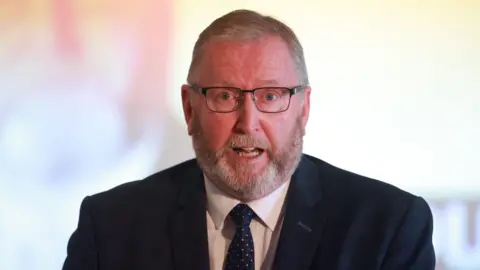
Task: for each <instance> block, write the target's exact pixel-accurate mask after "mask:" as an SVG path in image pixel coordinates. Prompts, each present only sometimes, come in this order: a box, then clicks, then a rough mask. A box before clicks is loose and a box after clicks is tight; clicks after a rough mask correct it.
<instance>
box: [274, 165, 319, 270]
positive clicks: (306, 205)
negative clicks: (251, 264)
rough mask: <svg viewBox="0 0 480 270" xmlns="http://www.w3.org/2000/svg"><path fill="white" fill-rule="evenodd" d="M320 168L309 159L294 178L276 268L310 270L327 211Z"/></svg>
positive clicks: (278, 248)
mask: <svg viewBox="0 0 480 270" xmlns="http://www.w3.org/2000/svg"><path fill="white" fill-rule="evenodd" d="M321 183H322V182H321V179H320V175H319V172H318V167H317V166H316V165H315V164H314V163H313V162H312V161H310V160H308V158H306V157H305V156H303V157H302V161H301V162H300V165H299V167H298V169H297V170H296V171H295V173H294V174H293V176H292V182H291V184H290V188H289V190H288V193H287V197H286V208H285V216H284V221H283V226H282V230H281V233H280V239H279V243H278V246H277V251H276V254H275V255H276V256H275V261H274V265H273V269H279V270H287V269H288V270H289V269H297V270H302V269H308V266H309V265H310V264H311V261H312V258H313V256H314V254H315V250H316V247H317V246H318V243H319V241H320V237H321V233H322V229H323V224H324V222H325V211H324V210H323V209H322V206H323V204H322V203H321V195H322V190H321Z"/></svg>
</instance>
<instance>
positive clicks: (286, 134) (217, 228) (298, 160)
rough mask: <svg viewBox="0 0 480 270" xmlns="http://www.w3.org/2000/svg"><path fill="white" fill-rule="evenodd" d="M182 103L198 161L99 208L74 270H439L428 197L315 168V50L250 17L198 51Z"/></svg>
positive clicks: (94, 206) (103, 197)
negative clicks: (311, 59)
mask: <svg viewBox="0 0 480 270" xmlns="http://www.w3.org/2000/svg"><path fill="white" fill-rule="evenodd" d="M187 81H188V84H187V85H184V86H183V87H182V91H181V92H182V100H183V108H184V114H185V121H186V123H187V126H188V133H189V134H190V135H191V136H192V141H193V147H194V149H195V153H196V159H194V160H189V161H186V162H184V163H182V164H179V165H176V166H174V167H172V168H169V169H166V170H164V171H161V172H159V173H157V174H154V175H152V176H150V177H148V178H146V179H144V180H141V181H137V182H132V183H127V184H124V185H122V186H119V187H116V188H114V189H112V190H110V191H106V192H103V193H101V194H97V195H93V196H90V197H87V198H85V200H84V201H83V203H82V206H81V210H80V218H79V224H78V228H77V230H76V231H75V232H74V233H73V235H72V237H71V239H70V241H69V244H68V256H67V259H66V261H65V264H64V267H63V269H64V270H76V269H82V270H83V269H92V270H94V269H97V270H109V269H112V270H113V269H115V270H117V269H137V270H140V269H284V270H287V269H288V270H291V269H296V270H299V269H322V270H326V269H355V270H361V269H368V270H372V269H383V270H393V269H395V270H397V269H402V270H403V269H418V270H420V269H421V270H429V269H434V267H435V266H434V265H435V254H434V248H433V245H432V226H433V225H432V214H431V212H430V209H429V207H428V205H427V203H426V202H425V200H423V199H422V198H420V197H417V196H414V195H411V194H409V193H407V192H404V191H401V190H399V189H397V188H395V187H393V186H390V185H388V184H385V183H382V182H379V181H376V180H373V179H369V178H366V177H362V176H359V175H356V174H353V173H350V172H347V171H344V170H341V169H339V168H336V167H334V166H332V165H330V164H327V163H325V162H323V161H321V160H319V159H317V158H314V157H312V156H308V155H305V154H302V137H303V136H304V134H305V126H306V124H307V121H308V117H309V112H310V93H311V89H310V87H309V86H308V76H307V71H306V67H305V61H304V56H303V50H302V47H301V45H300V43H299V41H298V40H297V38H296V36H295V34H294V33H293V31H292V30H291V29H290V28H288V27H287V26H286V25H284V24H283V23H281V22H279V21H277V20H275V19H273V18H271V17H264V16H262V15H260V14H258V13H255V12H252V11H246V10H239V11H234V12H231V13H229V14H226V15H225V16H223V17H221V18H219V19H217V20H215V21H214V22H213V23H212V24H211V25H210V26H208V27H207V28H206V29H205V30H204V31H203V32H202V33H201V35H200V37H199V39H198V41H197V43H196V44H195V48H194V52H193V59H192V63H191V67H190V70H189V74H188V79H187Z"/></svg>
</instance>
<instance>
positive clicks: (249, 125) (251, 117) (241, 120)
mask: <svg viewBox="0 0 480 270" xmlns="http://www.w3.org/2000/svg"><path fill="white" fill-rule="evenodd" d="M253 98H254V97H253V95H252V93H244V95H243V100H242V104H241V106H240V107H239V108H238V109H237V114H238V118H237V123H236V125H235V131H236V132H238V133H241V134H249V135H251V134H254V133H256V132H258V130H260V122H259V114H260V111H258V109H257V106H256V105H255V102H254V100H253Z"/></svg>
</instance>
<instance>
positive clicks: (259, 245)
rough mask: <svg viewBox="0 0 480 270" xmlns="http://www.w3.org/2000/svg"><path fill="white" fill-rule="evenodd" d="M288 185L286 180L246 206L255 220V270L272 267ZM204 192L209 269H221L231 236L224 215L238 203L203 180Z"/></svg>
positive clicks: (229, 223)
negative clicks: (268, 193)
mask: <svg viewBox="0 0 480 270" xmlns="http://www.w3.org/2000/svg"><path fill="white" fill-rule="evenodd" d="M289 183H290V181H287V182H286V183H284V184H283V185H282V186H280V188H278V189H277V190H275V191H274V192H273V193H271V194H270V195H268V196H266V197H264V198H261V199H259V200H256V201H252V202H249V203H247V204H248V206H250V208H251V209H252V210H253V211H254V212H255V214H256V215H257V217H258V218H255V219H253V220H252V222H251V223H250V230H251V231H252V237H253V245H254V249H255V269H256V270H269V269H271V268H272V264H273V260H274V258H275V251H276V248H277V243H278V239H279V237H280V230H281V227H282V223H283V204H284V201H285V196H286V193H287V190H288V185H289ZM205 191H206V195H207V213H206V215H207V230H208V249H209V255H210V269H212V270H222V269H223V265H224V261H225V258H226V255H227V251H228V248H229V245H230V242H231V241H232V239H233V236H234V234H235V225H234V224H233V221H232V220H230V219H229V218H227V216H228V214H229V213H230V210H232V208H233V207H235V206H236V205H237V204H238V203H240V201H239V200H237V199H235V198H232V197H231V196H229V195H227V194H226V193H225V192H223V191H221V190H220V189H218V188H217V187H216V186H215V185H214V184H212V183H211V182H210V181H209V180H208V179H207V178H205Z"/></svg>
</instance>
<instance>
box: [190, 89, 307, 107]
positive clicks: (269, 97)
mask: <svg viewBox="0 0 480 270" xmlns="http://www.w3.org/2000/svg"><path fill="white" fill-rule="evenodd" d="M190 87H191V88H192V89H193V90H195V91H198V92H200V93H202V94H203V95H204V96H205V101H206V103H207V107H208V109H209V110H211V111H213V112H219V113H228V112H233V111H235V110H237V109H238V107H239V106H240V104H241V103H242V101H243V99H244V95H245V94H246V93H252V94H253V101H254V103H255V106H256V107H257V109H258V110H259V111H261V112H265V113H280V112H284V111H286V110H288V108H289V107H290V100H291V97H292V96H293V95H295V94H296V93H298V92H300V91H302V90H303V89H304V86H302V85H299V86H295V87H292V88H288V87H261V88H255V89H252V90H244V89H241V88H237V87H224V86H214V87H199V86H198V85H190Z"/></svg>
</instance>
